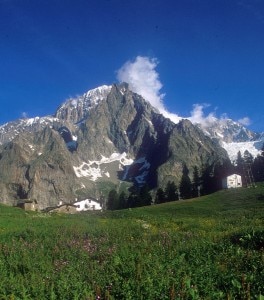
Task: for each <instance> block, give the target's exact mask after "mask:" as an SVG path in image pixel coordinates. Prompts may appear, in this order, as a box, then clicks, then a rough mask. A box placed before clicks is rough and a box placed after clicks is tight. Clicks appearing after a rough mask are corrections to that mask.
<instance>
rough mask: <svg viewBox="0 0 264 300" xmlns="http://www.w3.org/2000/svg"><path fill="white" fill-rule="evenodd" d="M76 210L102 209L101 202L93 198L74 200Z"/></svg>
mask: <svg viewBox="0 0 264 300" xmlns="http://www.w3.org/2000/svg"><path fill="white" fill-rule="evenodd" d="M74 205H75V206H76V210H77V211H87V210H102V206H101V204H100V203H99V202H98V201H97V200H96V199H94V198H89V199H85V200H81V201H77V202H74Z"/></svg>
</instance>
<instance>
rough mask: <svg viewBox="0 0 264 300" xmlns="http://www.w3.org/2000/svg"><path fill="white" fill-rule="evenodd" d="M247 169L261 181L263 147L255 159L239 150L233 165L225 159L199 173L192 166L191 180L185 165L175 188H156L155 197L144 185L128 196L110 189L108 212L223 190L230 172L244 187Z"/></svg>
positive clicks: (134, 188) (171, 182)
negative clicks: (237, 177) (237, 176)
mask: <svg viewBox="0 0 264 300" xmlns="http://www.w3.org/2000/svg"><path fill="white" fill-rule="evenodd" d="M248 168H250V170H251V172H252V175H253V180H254V181H255V182H258V181H264V146H263V149H262V152H261V154H260V155H258V156H257V157H255V158H253V156H252V155H251V153H250V152H249V151H247V150H246V151H245V152H244V153H243V156H242V154H241V152H240V151H239V152H238V154H237V159H236V161H235V163H234V164H232V163H231V162H230V161H229V160H228V161H226V162H224V163H223V164H216V165H214V166H209V165H208V166H204V167H203V168H202V169H201V170H199V169H198V167H196V166H195V167H194V169H193V173H192V176H191V178H192V180H191V179H190V176H189V175H190V174H189V170H188V168H187V167H186V166H184V167H183V172H182V177H181V180H180V183H179V185H178V186H176V184H175V182H173V181H169V182H168V183H167V185H166V186H165V188H162V187H159V188H158V189H157V190H156V193H155V194H154V195H153V194H151V192H150V189H149V188H148V186H147V185H144V186H143V187H140V188H138V187H136V186H133V187H132V188H131V189H130V192H129V194H126V193H125V192H124V191H122V192H121V193H120V194H119V193H118V192H117V191H116V190H114V189H113V190H111V191H110V192H109V194H108V199H107V209H109V210H116V209H124V208H133V207H139V206H146V205H151V204H160V203H165V202H170V201H177V200H180V199H189V198H195V197H199V196H200V195H207V194H210V193H213V192H216V191H218V190H220V189H222V179H223V178H224V177H226V176H228V175H230V174H233V173H237V174H239V175H241V176H242V183H243V185H245V183H246V178H245V172H246V171H247V170H248Z"/></svg>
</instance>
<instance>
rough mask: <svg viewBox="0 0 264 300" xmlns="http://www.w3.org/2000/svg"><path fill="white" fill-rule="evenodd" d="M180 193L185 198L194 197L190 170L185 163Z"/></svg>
mask: <svg viewBox="0 0 264 300" xmlns="http://www.w3.org/2000/svg"><path fill="white" fill-rule="evenodd" d="M180 193H181V197H182V198H183V199H189V198H191V197H192V182H191V179H190V177H189V170H188V168H187V167H186V166H185V165H184V167H183V170H182V178H181V182H180Z"/></svg>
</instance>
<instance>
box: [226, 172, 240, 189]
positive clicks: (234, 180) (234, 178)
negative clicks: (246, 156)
mask: <svg viewBox="0 0 264 300" xmlns="http://www.w3.org/2000/svg"><path fill="white" fill-rule="evenodd" d="M222 186H223V189H230V188H238V187H242V178H241V176H240V175H238V174H232V175H229V176H227V177H225V178H224V179H223V180H222Z"/></svg>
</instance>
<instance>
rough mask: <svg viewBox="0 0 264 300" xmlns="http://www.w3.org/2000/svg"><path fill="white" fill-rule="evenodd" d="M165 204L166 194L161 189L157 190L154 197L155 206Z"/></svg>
mask: <svg viewBox="0 0 264 300" xmlns="http://www.w3.org/2000/svg"><path fill="white" fill-rule="evenodd" d="M164 202H166V194H165V192H164V191H163V189H162V188H158V190H157V192H156V197H155V204H160V203H164Z"/></svg>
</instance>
